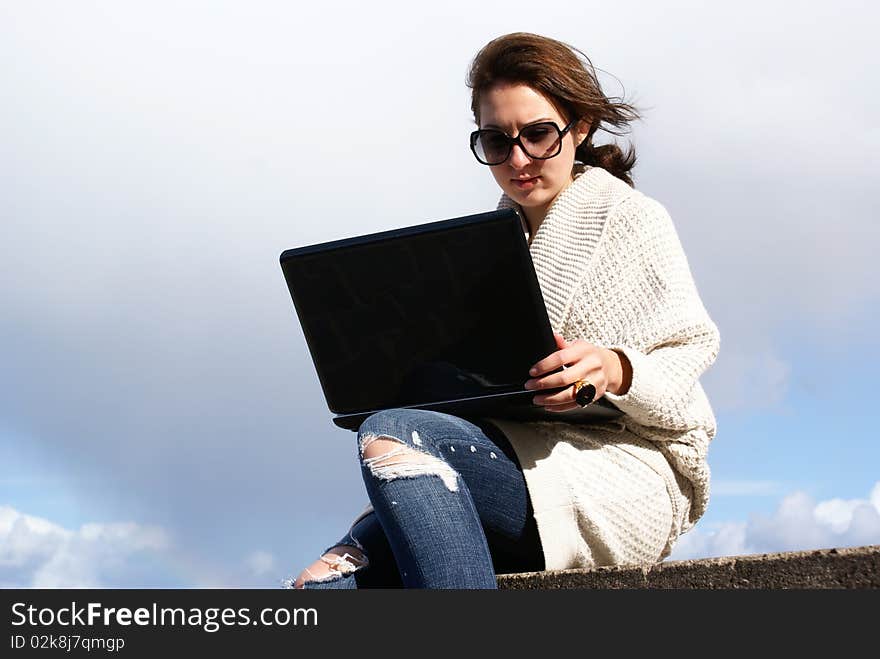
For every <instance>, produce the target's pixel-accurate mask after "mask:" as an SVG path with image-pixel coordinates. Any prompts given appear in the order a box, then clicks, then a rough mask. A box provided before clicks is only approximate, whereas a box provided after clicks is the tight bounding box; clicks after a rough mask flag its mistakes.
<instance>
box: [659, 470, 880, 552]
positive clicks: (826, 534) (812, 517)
mask: <svg viewBox="0 0 880 659" xmlns="http://www.w3.org/2000/svg"><path fill="white" fill-rule="evenodd" d="M873 544H880V481H878V482H877V483H876V484H875V485H874V487H873V489H872V490H871V494H870V495H869V496H868V498H867V499H829V500H828V501H820V502H819V503H816V502H815V501H814V500H813V499H812V498H811V497H810V496H809V495H808V494H805V493H804V492H793V493H792V494H789V495H788V496H786V497H785V498H784V499H783V500H782V501H781V502H780V504H779V507H778V508H777V510H776V512H775V513H774V514H773V515H770V516H765V515H753V516H752V517H751V518H750V519H749V521H748V522H728V523H724V524H718V525H715V526H714V527H709V529H708V530H706V531H703V530H702V529H700V528H699V526H698V527H697V528H695V529H693V530H692V531H690V532H688V533H686V534H684V535H683V536H681V538H680V539H679V541H678V544H677V545H676V547H675V549H674V550H673V552H672V555H671V556H670V557H669V558H670V560H683V559H687V558H704V557H710V556H739V555H745V554H763V553H771V552H781V551H797V550H804V549H823V548H830V547H854V546H862V545H873Z"/></svg>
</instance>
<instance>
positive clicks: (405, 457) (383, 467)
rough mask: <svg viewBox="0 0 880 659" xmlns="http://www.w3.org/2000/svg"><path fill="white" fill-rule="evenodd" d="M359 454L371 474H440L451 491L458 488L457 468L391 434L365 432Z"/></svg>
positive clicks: (383, 477) (390, 477)
mask: <svg viewBox="0 0 880 659" xmlns="http://www.w3.org/2000/svg"><path fill="white" fill-rule="evenodd" d="M413 435H414V437H416V436H417V435H416V434H415V433H413ZM419 443H420V444H421V441H419ZM361 458H362V460H363V463H364V465H365V466H367V467H368V468H369V469H370V472H371V473H372V474H373V476H375V477H377V478H379V479H381V480H393V479H395V478H412V477H415V476H427V475H435V476H440V478H441V479H442V480H443V483H444V484H445V485H446V487H447V488H448V489H449V490H450V491H451V492H455V491H457V490H458V481H457V476H458V472H456V471H455V470H454V469H453V468H452V467H451V466H450V465H449V464H448V463H447V462H445V461H444V460H442V459H440V458H438V457H436V456H434V455H431V454H430V453H426V452H424V451H419V450H416V449H414V448H412V447H411V446H409V445H408V444H406V443H404V442H402V441H400V440H399V439H397V438H396V437H391V436H390V435H372V434H371V435H364V436H363V437H362V438H361Z"/></svg>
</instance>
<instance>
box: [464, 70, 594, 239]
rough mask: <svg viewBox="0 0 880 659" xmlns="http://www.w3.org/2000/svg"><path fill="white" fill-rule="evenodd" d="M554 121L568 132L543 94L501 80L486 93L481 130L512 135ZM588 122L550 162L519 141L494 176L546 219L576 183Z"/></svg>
mask: <svg viewBox="0 0 880 659" xmlns="http://www.w3.org/2000/svg"><path fill="white" fill-rule="evenodd" d="M538 121H553V122H555V123H556V125H557V126H558V127H559V129H560V130H562V129H563V128H564V127H565V125H566V123H567V121H566V120H565V119H564V118H563V117H562V116H561V115H560V114H559V112H557V111H556V108H554V107H553V104H552V103H550V101H548V100H547V98H546V97H544V96H543V95H542V94H541V93H540V92H537V91H535V90H534V89H532V88H531V87H528V86H526V85H523V84H519V83H513V84H511V83H499V84H496V85H494V86H493V87H490V88H489V89H488V90H486V91H485V92H483V94H482V96H481V97H480V122H481V125H480V128H498V129H500V130H502V131H504V132H505V133H507V134H508V135H509V136H511V137H515V136H517V135H519V131H520V130H521V129H522V127H523V126H525V125H527V124H532V123H535V122H538ZM587 129H588V126H587V125H586V124H585V123H583V122H581V123H578V124H575V125H574V126H573V127H572V129H571V130H570V131H569V132H568V133H566V134H565V136H564V137H563V138H562V151H561V152H560V153H559V155H557V156H554V157H553V158H548V159H547V160H539V159H535V158H530V157H529V156H528V155H526V153H525V152H523V150H522V149H521V148H520V147H519V145H514V146H513V148H512V149H511V152H510V156H509V157H508V158H507V160H505V161H504V162H503V163H501V164H500V165H492V166H490V169H491V170H492V175H493V176H494V177H495V180H496V181H497V182H498V185H499V186H501V189H502V190H503V191H504V192H505V193H507V195H508V196H509V197H510V198H511V199H513V200H514V201H515V202H517V203H518V204H519V205H520V206H522V207H523V209H524V210H525V211H526V215H527V216H530V219H534V218H537V221H538V222H540V221H541V220H542V219H543V216H544V215H545V214H546V212H547V210H549V208H550V205H551V204H552V203H553V200H554V199H556V197H557V195H558V194H559V193H560V192H562V190H564V189H565V188H566V187H567V186H568V184H569V183H571V181H572V177H571V169H572V166H573V165H574V151H575V148H576V146H577V145H578V144H580V143H581V141H582V140H583V139H584V138H585V137H586V135H587Z"/></svg>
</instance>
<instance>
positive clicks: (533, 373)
mask: <svg viewBox="0 0 880 659" xmlns="http://www.w3.org/2000/svg"><path fill="white" fill-rule="evenodd" d="M537 374H538V369H536V368H530V369H529V375H537Z"/></svg>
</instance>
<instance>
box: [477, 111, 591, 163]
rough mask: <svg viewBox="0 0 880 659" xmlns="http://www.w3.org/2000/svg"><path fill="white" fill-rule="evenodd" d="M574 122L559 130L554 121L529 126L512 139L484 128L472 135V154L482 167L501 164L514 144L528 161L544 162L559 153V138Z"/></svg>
mask: <svg viewBox="0 0 880 659" xmlns="http://www.w3.org/2000/svg"><path fill="white" fill-rule="evenodd" d="M576 122H577V120H576V119H572V120H571V121H570V122H569V123H568V125H567V126H566V127H565V128H563V129H562V130H560V129H559V126H557V125H556V123H555V122H553V121H542V122H540V123H536V124H530V125H528V126H526V127H525V128H523V129H522V130H521V131H519V135H517V136H516V137H511V136H510V135H508V134H507V133H505V132H504V131H501V130H497V129H495V128H483V129H481V130H475V131H474V132H473V133H471V151H473V153H474V156H476V158H477V160H479V161H480V162H481V163H483V164H484V165H500V164H501V163H503V162H504V161H505V160H507V159H508V158H509V157H510V152H511V151H512V150H513V145H514V144H519V148H520V149H522V150H523V152H524V153H525V154H526V155H527V156H528V157H529V158H535V159H537V160H547V159H548V158H552V157H554V156H558V155H559V154H560V152H561V151H562V138H563V137H565V134H566V133H568V131H570V130H571V127H572V126H574V125H575V123H576Z"/></svg>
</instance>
